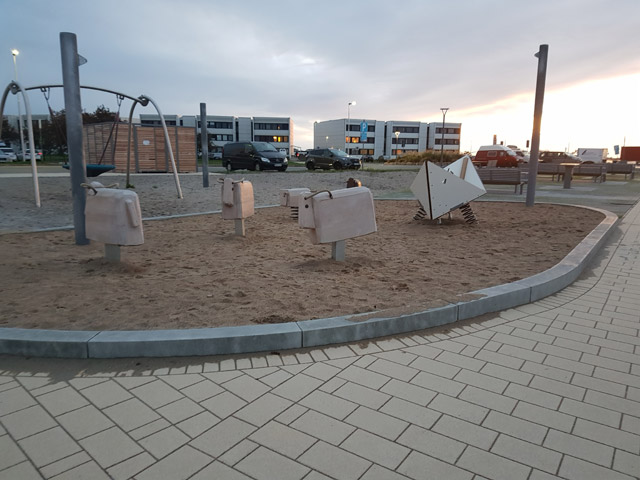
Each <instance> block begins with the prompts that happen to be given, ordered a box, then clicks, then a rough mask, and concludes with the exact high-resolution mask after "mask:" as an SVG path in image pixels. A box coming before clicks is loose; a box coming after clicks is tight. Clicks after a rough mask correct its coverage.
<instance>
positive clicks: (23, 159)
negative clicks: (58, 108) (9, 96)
mask: <svg viewBox="0 0 640 480" xmlns="http://www.w3.org/2000/svg"><path fill="white" fill-rule="evenodd" d="M19 54H20V52H19V51H18V50H16V49H13V50H11V55H13V73H14V79H15V81H16V82H17V81H18V63H17V61H16V57H17V56H18V55H19ZM17 100H18V128H19V129H20V148H21V149H22V150H21V151H22V161H23V162H25V161H26V160H27V158H26V157H25V152H26V150H25V146H24V125H23V123H22V107H21V106H20V96H18V97H17ZM31 150H33V145H31Z"/></svg>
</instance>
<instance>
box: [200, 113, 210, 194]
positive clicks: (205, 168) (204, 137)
mask: <svg viewBox="0 0 640 480" xmlns="http://www.w3.org/2000/svg"><path fill="white" fill-rule="evenodd" d="M200 146H201V149H202V186H203V187H204V188H207V187H208V186H209V132H208V131H207V104H206V103H201V104H200Z"/></svg>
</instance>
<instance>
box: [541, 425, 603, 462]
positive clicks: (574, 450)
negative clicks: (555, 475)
mask: <svg viewBox="0 0 640 480" xmlns="http://www.w3.org/2000/svg"><path fill="white" fill-rule="evenodd" d="M543 446H545V447H547V448H551V449H552V450H556V451H558V452H562V453H566V454H567V455H571V456H573V457H577V458H581V459H583V460H587V461H589V462H593V463H597V464H599V465H603V466H609V465H611V462H612V461H613V448H611V447H607V446H605V445H602V444H601V443H596V442H593V441H591V440H587V439H583V438H580V437H576V436H575V435H569V434H568V433H564V432H560V431H558V430H553V429H552V430H549V433H548V434H547V438H545V440H544V443H543Z"/></svg>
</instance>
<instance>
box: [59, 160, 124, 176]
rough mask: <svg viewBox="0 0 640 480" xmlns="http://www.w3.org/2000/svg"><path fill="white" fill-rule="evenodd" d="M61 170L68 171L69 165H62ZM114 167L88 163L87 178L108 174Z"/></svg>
mask: <svg viewBox="0 0 640 480" xmlns="http://www.w3.org/2000/svg"><path fill="white" fill-rule="evenodd" d="M62 168H66V169H67V170H69V164H68V163H65V164H64V165H62ZM115 168H116V166H115V165H100V164H99V163H88V164H87V177H97V176H98V175H101V174H103V173H105V172H109V171H111V170H113V169H115Z"/></svg>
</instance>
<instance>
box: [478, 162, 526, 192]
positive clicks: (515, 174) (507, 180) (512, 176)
mask: <svg viewBox="0 0 640 480" xmlns="http://www.w3.org/2000/svg"><path fill="white" fill-rule="evenodd" d="M477 172H478V177H480V180H482V183H484V184H487V185H514V187H515V188H514V190H513V193H518V187H520V194H522V187H523V186H524V185H525V184H526V183H527V174H526V172H523V171H521V170H520V169H519V168H478V169H477Z"/></svg>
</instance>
